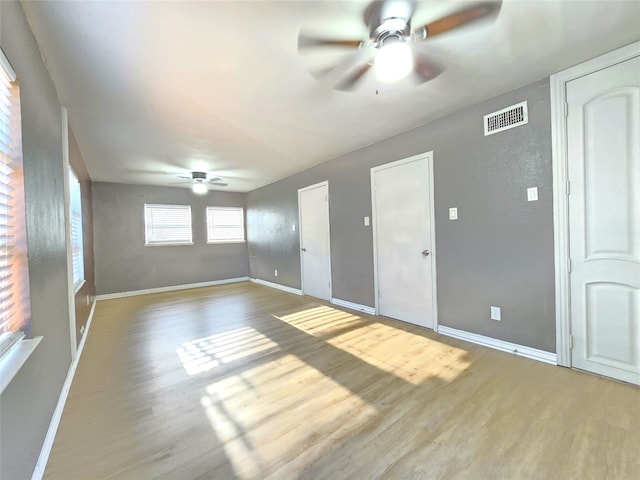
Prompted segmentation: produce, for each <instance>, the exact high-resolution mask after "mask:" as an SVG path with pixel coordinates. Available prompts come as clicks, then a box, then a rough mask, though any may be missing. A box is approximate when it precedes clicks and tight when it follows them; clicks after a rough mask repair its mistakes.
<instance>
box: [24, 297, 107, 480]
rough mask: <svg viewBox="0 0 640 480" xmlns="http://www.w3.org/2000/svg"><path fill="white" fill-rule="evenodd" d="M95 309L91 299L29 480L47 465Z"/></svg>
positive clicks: (94, 301)
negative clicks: (81, 333)
mask: <svg viewBox="0 0 640 480" xmlns="http://www.w3.org/2000/svg"><path fill="white" fill-rule="evenodd" d="M95 309H96V299H94V300H93V304H92V305H91V311H90V312H89V318H88V319H87V326H86V328H85V330H84V335H83V336H82V338H81V339H80V344H79V345H78V353H77V355H76V357H75V358H74V359H73V361H72V362H71V365H70V366H69V371H68V372H67V378H65V380H64V384H63V385H62V391H61V392H60V397H59V398H58V403H57V405H56V409H55V410H54V411H53V415H52V416H51V422H50V423H49V429H48V430H47V435H46V436H45V437H44V442H43V444H42V448H41V449H40V456H39V457H38V461H37V462H36V467H35V469H34V470H33V475H31V480H40V479H41V478H42V476H43V475H44V469H45V467H46V466H47V461H48V460H49V454H50V453H51V448H52V447H53V441H54V440H55V438H56V433H57V431H58V426H59V425H60V419H61V418H62V412H63V411H64V405H65V403H67V396H68V395H69V390H71V383H72V382H73V377H74V376H75V374H76V368H77V367H78V362H79V361H80V356H81V355H82V351H83V350H84V344H85V342H86V340H87V337H88V336H89V328H91V321H92V320H93V313H94V311H95Z"/></svg>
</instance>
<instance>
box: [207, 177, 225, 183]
mask: <svg viewBox="0 0 640 480" xmlns="http://www.w3.org/2000/svg"><path fill="white" fill-rule="evenodd" d="M220 180H222V178H220V177H213V178H208V179H207V183H214V182H218V181H220Z"/></svg>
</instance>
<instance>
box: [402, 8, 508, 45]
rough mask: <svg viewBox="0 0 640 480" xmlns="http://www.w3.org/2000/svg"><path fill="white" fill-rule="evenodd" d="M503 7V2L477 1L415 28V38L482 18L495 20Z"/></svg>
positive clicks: (433, 35) (443, 31)
mask: <svg viewBox="0 0 640 480" xmlns="http://www.w3.org/2000/svg"><path fill="white" fill-rule="evenodd" d="M500 8H502V2H501V1H500V2H483V3H476V4H475V5H473V6H471V7H467V8H465V9H463V10H459V11H457V12H455V13H452V14H450V15H447V16H446V17H443V18H441V19H439V20H434V21H433V22H431V23H427V24H426V25H424V26H422V27H419V28H416V29H414V32H413V38H414V39H415V40H417V41H420V40H426V39H427V38H431V37H435V36H436V35H440V34H442V33H446V32H449V31H450V30H453V29H455V28H458V27H461V26H463V25H469V24H472V23H476V22H478V21H480V20H484V21H490V20H494V19H495V18H496V17H497V16H498V13H500Z"/></svg>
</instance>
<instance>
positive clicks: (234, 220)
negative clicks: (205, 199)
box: [207, 207, 244, 243]
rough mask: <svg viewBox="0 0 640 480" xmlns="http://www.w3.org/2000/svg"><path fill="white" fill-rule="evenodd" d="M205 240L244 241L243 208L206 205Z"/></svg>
mask: <svg viewBox="0 0 640 480" xmlns="http://www.w3.org/2000/svg"><path fill="white" fill-rule="evenodd" d="M207 242H208V243H223V242H244V209H243V208H239V207H207Z"/></svg>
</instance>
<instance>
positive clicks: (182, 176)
mask: <svg viewBox="0 0 640 480" xmlns="http://www.w3.org/2000/svg"><path fill="white" fill-rule="evenodd" d="M178 178H188V179H189V180H191V175H178Z"/></svg>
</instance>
